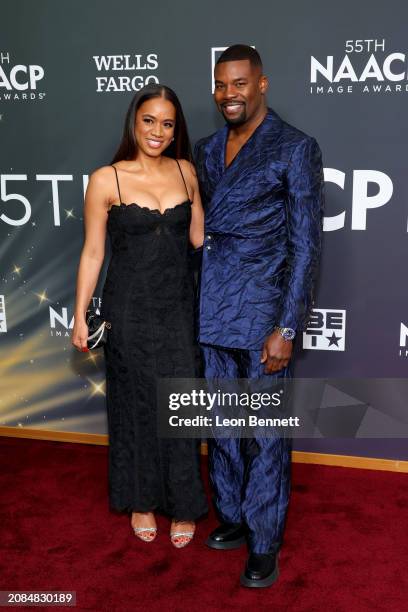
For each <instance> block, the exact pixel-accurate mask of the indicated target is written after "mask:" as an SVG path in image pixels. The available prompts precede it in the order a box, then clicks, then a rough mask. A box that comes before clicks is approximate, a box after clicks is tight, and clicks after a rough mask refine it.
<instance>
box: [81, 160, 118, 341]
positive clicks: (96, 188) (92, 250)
mask: <svg viewBox="0 0 408 612" xmlns="http://www.w3.org/2000/svg"><path fill="white" fill-rule="evenodd" d="M109 170H110V172H112V169H111V168H110V169H108V167H104V168H100V169H99V170H96V171H95V172H94V173H93V174H92V175H91V177H90V179H89V183H88V188H87V190H86V196H85V205H84V226H85V240H84V245H83V247H82V252H81V257H80V260H79V266H78V275H77V284H76V299H75V312H74V317H75V323H74V329H73V332H72V344H73V345H74V346H75V347H76V348H78V349H79V350H81V349H83V348H85V347H86V340H87V337H88V327H87V325H86V322H85V313H86V310H87V308H88V305H89V302H90V300H91V297H92V295H93V292H94V290H95V287H96V284H97V282H98V278H99V273H100V271H101V267H102V264H103V260H104V257H105V238H106V222H107V218H108V215H107V210H108V207H109V201H110V198H109V190H110V189H111V180H110V179H112V177H111V176H110V172H109Z"/></svg>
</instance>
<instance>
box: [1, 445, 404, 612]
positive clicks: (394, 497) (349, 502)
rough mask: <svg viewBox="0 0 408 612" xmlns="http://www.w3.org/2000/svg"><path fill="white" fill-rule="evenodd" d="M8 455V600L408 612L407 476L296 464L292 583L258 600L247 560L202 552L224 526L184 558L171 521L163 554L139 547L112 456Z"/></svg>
mask: <svg viewBox="0 0 408 612" xmlns="http://www.w3.org/2000/svg"><path fill="white" fill-rule="evenodd" d="M0 450H1V458H0V468H1V472H0V473H1V477H0V478H1V517H2V518H1V549H2V554H1V562H0V571H1V583H0V590H41V589H43V590H75V591H76V592H77V608H76V609H78V610H95V611H100V610H103V611H105V610H106V611H111V610H120V611H127V610H129V611H130V610H146V612H147V611H149V612H150V611H156V610H160V611H163V612H164V611H173V610H174V611H178V610H180V611H184V610H185V611H196V610H200V611H201V610H203V611H204V610H208V611H209V612H210V611H212V610H224V611H225V610H249V609H250V608H256V609H258V610H276V611H279V612H281V611H286V610H291V611H292V610H293V611H295V612H304V611H308V612H309V611H319V612H320V611H323V610H324V611H327V610H328V611H336V612H337V611H339V612H340V611H341V612H342V611H344V612H346V611H347V612H356V611H360V610H364V611H366V610H367V611H369V610H370V611H371V610H376V611H377V610H378V611H383V610H384V611H391V610H392V611H394V610H395V611H401V612H402V611H403V610H407V605H408V604H407V601H408V581H407V561H408V535H407V527H408V494H407V476H406V475H404V474H397V473H389V472H375V471H368V470H353V469H345V468H330V467H323V466H311V465H300V464H295V465H294V466H293V487H292V498H291V505H290V510H289V517H288V524H287V530H286V542H285V546H284V548H283V550H282V553H281V556H280V567H281V576H280V579H279V581H278V582H277V583H276V585H274V586H273V587H271V588H270V589H259V590H258V589H244V588H242V587H240V586H239V584H238V577H239V574H240V572H241V569H242V566H243V563H244V560H245V558H246V552H245V550H244V549H241V550H238V551H227V552H219V551H213V550H209V549H208V548H206V547H205V546H204V545H203V544H202V542H203V540H204V538H205V537H206V535H207V533H208V532H209V531H210V529H211V528H212V527H213V526H214V525H215V520H214V517H213V515H211V516H210V517H209V518H208V519H206V520H203V521H202V522H200V524H199V525H198V530H197V536H196V538H195V540H194V542H193V543H192V544H190V545H189V546H188V547H187V548H185V549H184V550H175V549H174V548H173V547H172V546H171V544H170V542H169V539H168V529H169V523H168V521H167V520H166V519H163V518H162V519H159V536H158V538H157V540H156V541H155V542H154V543H151V544H145V543H143V542H140V541H139V540H137V539H136V538H135V536H133V534H132V532H131V531H130V527H129V524H128V520H127V517H126V516H121V515H117V514H113V513H110V512H109V510H108V502H107V448H106V447H98V446H89V445H79V444H69V443H59V442H43V441H34V440H19V439H13V438H0ZM33 609H34V608H33ZM37 609H38V608H37ZM47 609H51V608H47ZM58 609H61V608H58Z"/></svg>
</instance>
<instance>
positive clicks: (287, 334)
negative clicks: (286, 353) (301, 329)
mask: <svg viewBox="0 0 408 612" xmlns="http://www.w3.org/2000/svg"><path fill="white" fill-rule="evenodd" d="M281 334H282V336H283V337H284V338H285V340H293V338H294V337H295V335H296V332H295V330H294V329H291V328H290V327H284V328H283V329H282V331H281Z"/></svg>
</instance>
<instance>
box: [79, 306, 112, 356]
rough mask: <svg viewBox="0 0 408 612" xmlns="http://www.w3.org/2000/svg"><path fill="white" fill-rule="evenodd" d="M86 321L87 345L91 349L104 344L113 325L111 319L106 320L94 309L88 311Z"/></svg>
mask: <svg viewBox="0 0 408 612" xmlns="http://www.w3.org/2000/svg"><path fill="white" fill-rule="evenodd" d="M85 321H86V324H87V326H88V339H87V346H88V348H89V350H92V349H97V348H100V347H101V346H104V345H105V344H106V341H107V339H108V330H109V329H110V328H111V327H112V325H111V324H110V323H109V321H104V319H103V318H102V317H101V316H100V315H98V314H96V312H95V311H94V310H87V311H86V314H85Z"/></svg>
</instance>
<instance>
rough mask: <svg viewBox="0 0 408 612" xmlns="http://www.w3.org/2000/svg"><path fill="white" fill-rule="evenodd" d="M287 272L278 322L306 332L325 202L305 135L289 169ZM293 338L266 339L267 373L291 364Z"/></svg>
mask: <svg viewBox="0 0 408 612" xmlns="http://www.w3.org/2000/svg"><path fill="white" fill-rule="evenodd" d="M287 191H288V195H287V205H286V215H287V219H286V222H287V233H288V242H287V245H288V255H287V272H286V276H285V284H284V290H283V297H282V301H281V310H280V317H279V320H278V321H277V326H279V327H281V328H282V327H283V328H290V329H292V330H294V331H295V332H300V331H302V330H303V328H304V325H305V324H306V323H307V319H308V316H309V311H310V308H311V306H312V291H313V285H314V281H315V277H316V273H317V269H318V263H319V257H320V250H321V238H322V218H323V203H324V182H323V166H322V156H321V151H320V148H319V145H318V144H317V142H316V140H315V139H314V138H305V139H304V140H302V141H301V142H300V143H299V144H298V145H297V147H296V149H295V150H294V152H293V154H292V157H291V159H290V162H289V166H288V171H287ZM291 354H292V342H291V341H290V340H289V341H288V340H285V339H284V338H283V337H282V335H281V333H280V332H279V331H275V332H273V333H272V334H271V335H270V336H268V337H267V338H266V340H265V343H264V347H263V352H262V362H264V363H265V362H266V367H265V370H266V372H269V373H271V372H275V371H277V370H279V369H281V368H282V367H285V366H287V365H288V363H289V360H290V357H291Z"/></svg>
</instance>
